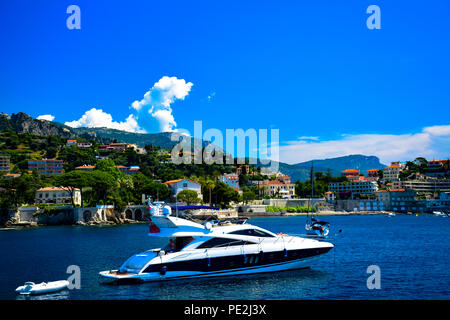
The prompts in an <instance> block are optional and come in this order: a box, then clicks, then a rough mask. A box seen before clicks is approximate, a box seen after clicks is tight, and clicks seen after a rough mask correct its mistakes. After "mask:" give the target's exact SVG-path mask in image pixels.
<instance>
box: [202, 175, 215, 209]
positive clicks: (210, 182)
mask: <svg viewBox="0 0 450 320" xmlns="http://www.w3.org/2000/svg"><path fill="white" fill-rule="evenodd" d="M203 186H204V187H205V188H206V189H207V190H209V205H211V192H212V190H213V189H214V188H215V187H216V184H215V183H214V181H213V180H210V179H208V180H206V181H205V183H204V184H203Z"/></svg>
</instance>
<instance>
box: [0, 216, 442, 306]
mask: <svg viewBox="0 0 450 320" xmlns="http://www.w3.org/2000/svg"><path fill="white" fill-rule="evenodd" d="M320 219H322V220H326V221H328V222H330V223H331V231H330V235H329V239H328V241H330V242H332V243H333V244H334V245H335V248H334V249H332V250H331V251H330V252H329V253H327V254H326V255H324V256H323V257H322V258H321V259H319V260H318V261H316V262H314V263H313V264H312V265H311V267H310V268H308V269H302V270H292V271H284V272H277V273H267V274H256V275H241V276H228V277H219V278H203V279H184V280H173V281H165V282H155V283H143V284H124V285H111V284H104V283H103V282H102V281H101V279H100V277H99V276H98V272H99V271H103V270H110V269H117V268H118V267H119V266H120V265H121V264H122V263H123V262H124V261H125V260H126V259H127V258H128V257H130V256H131V255H133V254H135V253H138V252H141V251H145V250H148V249H151V248H159V247H163V246H165V245H166V244H167V243H166V242H167V239H161V238H150V237H148V236H147V232H148V225H146V224H133V225H123V226H55V227H38V228H30V229H22V230H13V231H0V250H1V251H0V252H1V259H0V299H25V297H23V296H17V295H16V294H15V292H14V290H15V288H16V287H18V286H19V285H22V284H23V283H24V282H26V281H33V282H35V283H38V282H42V281H55V280H63V279H67V278H68V277H70V276H71V274H72V273H67V270H68V267H69V266H78V267H79V271H80V282H79V283H80V289H72V290H65V291H62V292H59V293H53V294H49V295H43V296H36V297H27V298H26V299H102V300H103V299H164V300H165V299H169V300H177V299H187V300H191V299H232V300H234V299H281V300H297V299H450V289H449V283H450V271H449V265H450V250H449V247H450V218H447V217H438V216H433V215H419V216H415V215H396V216H394V217H389V216H387V215H351V216H328V217H323V218H320ZM248 223H251V224H254V225H257V226H260V227H263V228H266V229H268V230H270V231H273V232H275V233H278V232H283V233H287V234H295V235H300V234H304V233H305V229H304V227H305V217H267V218H252V219H250V220H249V221H248ZM370 266H376V267H378V268H379V269H378V270H379V273H378V274H377V275H376V276H377V277H378V278H379V279H378V280H379V289H376V288H375V289H370V288H369V287H370V286H368V282H371V281H372V280H373V278H372V280H371V279H369V278H370V277H371V276H372V277H373V276H374V275H373V273H372V271H371V269H370V268H369V267H370ZM368 268H369V270H368ZM72 270H74V269H73V267H72ZM372 270H373V269H372ZM368 271H369V273H368Z"/></svg>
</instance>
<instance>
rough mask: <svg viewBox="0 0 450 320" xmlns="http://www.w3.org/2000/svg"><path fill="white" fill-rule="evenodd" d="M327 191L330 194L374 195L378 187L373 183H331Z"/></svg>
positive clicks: (362, 181)
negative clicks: (330, 192)
mask: <svg viewBox="0 0 450 320" xmlns="http://www.w3.org/2000/svg"><path fill="white" fill-rule="evenodd" d="M328 190H329V191H332V192H337V193H339V192H349V191H351V192H352V193H368V194H371V193H374V192H375V191H377V190H378V185H377V183H376V182H374V181H364V180H361V181H355V182H333V183H329V184H328Z"/></svg>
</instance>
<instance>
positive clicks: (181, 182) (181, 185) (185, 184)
mask: <svg viewBox="0 0 450 320" xmlns="http://www.w3.org/2000/svg"><path fill="white" fill-rule="evenodd" d="M164 184H165V185H166V186H167V187H168V188H169V189H170V192H171V194H172V195H173V196H174V197H176V195H177V194H178V193H180V192H181V191H183V190H194V191H195V192H197V194H198V197H199V198H200V199H202V198H203V196H202V186H201V185H200V183H197V182H195V181H192V180H188V179H177V180H170V181H166V182H164Z"/></svg>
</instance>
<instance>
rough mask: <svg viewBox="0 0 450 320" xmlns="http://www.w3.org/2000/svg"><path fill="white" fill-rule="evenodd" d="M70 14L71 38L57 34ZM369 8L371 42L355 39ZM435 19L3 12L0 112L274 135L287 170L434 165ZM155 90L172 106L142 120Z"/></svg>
mask: <svg viewBox="0 0 450 320" xmlns="http://www.w3.org/2000/svg"><path fill="white" fill-rule="evenodd" d="M71 4H76V5H78V6H79V7H80V9H81V30H69V29H68V28H67V27H66V19H67V17H69V14H67V13H66V8H67V7H68V6H69V5H71ZM371 4H376V5H378V6H379V7H380V9H381V29H380V30H369V29H368V28H367V26H366V20H367V18H368V17H369V14H367V13H366V9H367V7H368V6H369V5H371ZM449 9H450V3H449V2H448V1H446V0H440V1H439V0H437V1H433V4H432V5H430V4H428V5H427V4H426V2H424V1H378V0H376V1H361V0H359V1H356V0H355V1H331V0H330V1H321V0H319V1H261V0H259V1H152V0H147V1H128V2H126V4H124V2H122V1H121V2H114V1H79V0H76V1H22V0H17V1H12V0H6V1H2V2H1V3H0V43H1V47H2V50H0V103H1V106H2V110H1V111H3V112H7V113H9V114H11V113H16V112H19V111H23V112H26V113H28V114H30V115H31V116H33V117H38V116H40V115H51V116H52V117H54V121H58V122H61V123H66V122H69V123H72V124H73V125H75V124H80V123H84V124H86V123H91V122H89V121H90V118H89V117H87V118H86V119H85V120H83V121H84V122H83V121H80V119H81V118H82V116H83V115H84V114H85V113H86V112H87V111H89V110H92V109H93V108H95V110H97V113H91V116H92V117H93V118H96V119H97V120H99V119H100V120H102V119H103V117H106V118H107V116H110V118H107V119H106V120H105V121H110V122H114V123H116V124H117V123H119V124H121V125H129V127H133V126H134V127H133V128H135V127H139V129H141V130H145V131H146V132H156V131H161V130H162V128H163V127H164V128H170V130H176V129H181V128H184V129H187V130H190V131H193V126H194V121H195V120H202V121H203V128H204V129H207V128H217V129H219V130H223V131H225V129H237V128H243V129H248V128H255V129H264V128H266V129H270V128H276V129H279V135H280V160H281V161H286V162H289V163H296V162H301V161H306V160H310V159H314V158H327V157H333V156H339V155H345V154H354V153H361V154H366V155H377V156H379V157H380V158H381V159H382V161H384V162H388V161H391V160H397V159H398V160H407V159H410V158H414V157H416V156H421V155H422V156H426V157H428V158H442V157H446V158H448V157H449V155H450V147H449V145H450V144H449V142H450V121H449V118H450V117H449V115H450V90H449V88H450V79H449V74H450V61H449V59H448V57H449V56H450V42H449V34H450V32H449V31H450V19H449V12H450V10H449ZM164 77H169V79H175V78H176V79H177V80H176V81H175V80H173V81H172V82H170V81H169V82H170V83H169V84H168V85H169V86H170V85H172V84H173V86H174V87H173V88H174V91H173V92H174V95H173V98H172V100H170V97H169V98H168V99H169V100H170V102H169V105H170V106H169V108H166V107H164V106H163V107H161V108H162V109H164V110H165V112H166V113H165V114H161V115H160V116H161V117H160V118H157V117H156V116H155V115H154V116H153V117H152V116H151V115H149V114H148V111H149V110H150V108H151V107H153V106H154V104H155V103H156V102H155V101H156V100H157V99H158V97H159V96H158V97H156V96H155V95H156V94H157V93H158V92H157V90H155V88H156V89H157V88H158V85H156V84H158V83H159V84H161V83H162V82H159V81H160V80H161V79H163V78H164ZM170 77H175V78H170ZM178 80H179V81H178ZM180 81H184V82H180ZM155 85H156V86H155ZM171 88H172V87H171ZM183 90H184V92H183ZM147 92H150V93H151V94H150V96H152V97H153V98H152V99H150V100H147V101H145V99H144V95H145V94H146V93H147ZM177 94H178V97H177ZM135 101H138V102H142V105H144V106H147V107H148V108H147V109H145V110H144V111H145V112H142V111H141V112H140V113H139V112H137V110H136V109H135V108H133V107H132V104H133V102H135ZM158 103H159V104H161V103H162V102H161V100H159V101H158V102H157V103H156V104H158ZM168 109H169V111H168ZM98 110H102V113H99V112H98ZM153 110H154V109H153ZM105 115H107V116H105ZM130 115H132V116H133V117H132V119H130V118H129V117H130ZM166 116H168V117H169V118H170V117H172V118H170V119H169V120H167V117H166ZM162 117H165V118H164V119H166V120H167V121H168V122H166V123H165V126H163V125H159V126H158V123H159V124H161V122H158V121H161V119H162ZM127 119H129V120H135V122H133V121H129V122H127ZM102 121H103V120H102ZM100 122H101V121H100ZM175 123H176V125H175ZM127 128H128V127H127Z"/></svg>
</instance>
